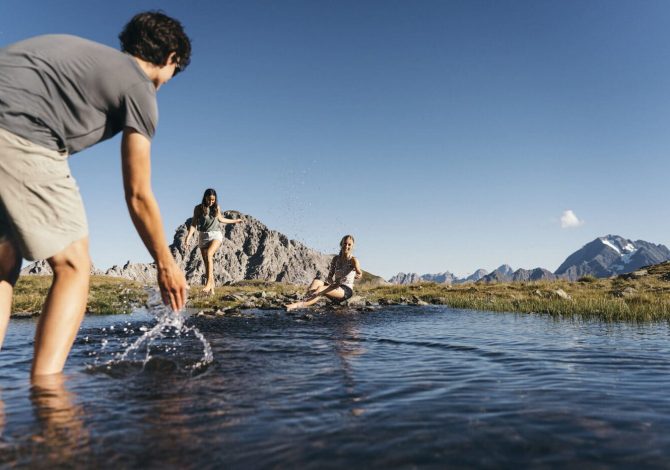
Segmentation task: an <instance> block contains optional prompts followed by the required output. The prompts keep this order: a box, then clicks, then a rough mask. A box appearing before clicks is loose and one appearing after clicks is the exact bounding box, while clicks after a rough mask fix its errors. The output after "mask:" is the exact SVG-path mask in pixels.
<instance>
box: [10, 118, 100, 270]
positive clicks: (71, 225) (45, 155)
mask: <svg viewBox="0 0 670 470" xmlns="http://www.w3.org/2000/svg"><path fill="white" fill-rule="evenodd" d="M67 157H68V156H67V154H66V153H61V152H58V151H56V150H50V149H47V148H44V147H42V146H40V145H36V144H33V143H32V142H30V141H28V140H26V139H24V138H22V137H19V136H17V135H15V134H12V133H11V132H8V131H6V130H4V129H0V239H1V240H6V239H13V240H14V241H15V242H16V243H17V244H18V246H19V248H20V250H21V255H22V256H23V257H24V258H26V259H28V260H30V261H33V260H36V259H47V258H50V257H52V256H54V255H56V254H58V253H60V252H61V251H63V250H64V249H65V248H67V247H68V246H69V245H70V244H71V243H72V242H75V241H77V240H80V239H82V238H84V237H86V236H87V235H88V224H87V222H86V213H85V212H84V205H83V203H82V201H81V195H80V194H79V187H78V186H77V183H76V181H75V180H74V178H73V177H72V175H71V174H70V167H69V165H68V162H67Z"/></svg>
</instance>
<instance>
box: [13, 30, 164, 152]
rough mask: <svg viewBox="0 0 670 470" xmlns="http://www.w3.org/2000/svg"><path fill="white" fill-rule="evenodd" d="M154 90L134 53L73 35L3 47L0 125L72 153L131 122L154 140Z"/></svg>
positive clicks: (156, 114)
mask: <svg viewBox="0 0 670 470" xmlns="http://www.w3.org/2000/svg"><path fill="white" fill-rule="evenodd" d="M157 123H158V106H157V104H156V88H155V86H154V84H153V83H152V82H151V80H150V79H149V77H147V75H146V74H145V73H144V71H143V70H142V69H141V68H140V66H139V64H138V63H137V62H136V61H135V59H134V58H133V57H132V56H130V55H128V54H125V53H123V52H120V51H117V50H116V49H112V48H111V47H108V46H105V45H102V44H98V43H96V42H93V41H89V40H86V39H82V38H79V37H76V36H68V35H61V34H54V35H45V36H37V37H34V38H31V39H26V40H25V41H20V42H17V43H15V44H12V45H10V46H7V47H5V48H3V49H0V127H2V128H4V129H6V130H8V131H10V132H12V133H14V134H16V135H18V136H21V137H23V138H25V139H28V140H30V141H31V142H33V143H35V144H39V145H42V146H44V147H47V148H50V149H54V150H67V151H68V153H70V154H73V153H76V152H79V151H80V150H83V149H85V148H88V147H90V146H92V145H94V144H96V143H98V142H100V141H103V140H105V139H109V138H110V137H112V136H114V135H115V134H117V133H118V132H120V131H122V130H123V128H124V127H126V126H127V127H131V128H133V129H135V130H136V131H137V132H139V133H140V134H143V135H144V136H146V137H147V138H149V139H151V138H152V137H153V135H154V133H155V131H156V125H157Z"/></svg>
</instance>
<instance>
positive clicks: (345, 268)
mask: <svg viewBox="0 0 670 470" xmlns="http://www.w3.org/2000/svg"><path fill="white" fill-rule="evenodd" d="M334 259H335V275H334V278H335V279H340V284H341V285H343V286H347V287H349V288H350V289H352V290H353V288H354V279H355V278H356V270H355V269H354V262H353V260H344V261H343V260H342V259H341V258H340V257H339V256H336V257H335V258H334Z"/></svg>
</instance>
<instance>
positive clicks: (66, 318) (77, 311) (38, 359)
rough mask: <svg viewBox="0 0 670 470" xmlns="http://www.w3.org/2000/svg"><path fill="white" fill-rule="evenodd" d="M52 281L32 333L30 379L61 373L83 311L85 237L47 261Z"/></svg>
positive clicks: (86, 273) (87, 270)
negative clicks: (32, 357)
mask: <svg viewBox="0 0 670 470" xmlns="http://www.w3.org/2000/svg"><path fill="white" fill-rule="evenodd" d="M47 261H48V262H49V265H50V266H51V269H53V272H54V277H53V282H52V284H51V288H50V289H49V295H47V299H46V301H45V302H44V308H43V309H42V315H41V316H40V320H39V323H38V325H37V331H36V332H35V357H34V359H33V369H32V376H33V377H34V376H37V375H46V374H56V373H59V372H61V371H62V370H63V366H64V365H65V361H66V360H67V356H68V354H69V353H70V349H71V348H72V343H73V342H74V338H75V337H76V335H77V331H78V330H79V325H80V324H81V320H82V319H83V317H84V312H85V310H86V300H87V298H88V285H89V273H90V270H91V259H90V256H89V254H88V237H85V238H82V239H81V240H78V241H76V242H74V243H72V244H71V245H69V246H68V247H67V248H65V249H64V250H63V251H61V252H60V253H58V254H57V255H55V256H52V257H51V258H49V259H48V260H47Z"/></svg>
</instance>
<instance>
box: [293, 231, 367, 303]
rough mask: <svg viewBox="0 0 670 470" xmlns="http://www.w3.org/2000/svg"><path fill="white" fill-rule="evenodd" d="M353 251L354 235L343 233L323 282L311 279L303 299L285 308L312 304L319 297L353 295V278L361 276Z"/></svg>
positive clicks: (338, 299) (338, 297) (344, 298)
mask: <svg viewBox="0 0 670 470" xmlns="http://www.w3.org/2000/svg"><path fill="white" fill-rule="evenodd" d="M353 251H354V237H352V236H351V235H345V236H344V237H342V240H340V254H339V255H336V256H334V257H333V261H332V262H331V263H330V271H329V272H328V277H327V278H326V282H325V283H324V282H323V281H322V280H320V279H319V278H318V277H317V278H316V279H314V280H313V281H312V283H311V284H310V286H309V289H307V294H306V297H305V299H304V300H302V301H300V302H293V303H292V304H289V305H286V310H287V311H289V312H290V311H291V310H295V309H297V308H305V307H309V306H311V305H314V304H315V303H316V302H317V301H318V300H319V298H321V297H327V298H329V299H332V300H336V301H340V302H341V301H343V300H347V299H349V298H350V297H351V296H352V295H354V279H360V278H361V277H362V276H363V271H361V265H360V263H359V262H358V260H357V259H356V258H354V257H353V256H352V252H353Z"/></svg>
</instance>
